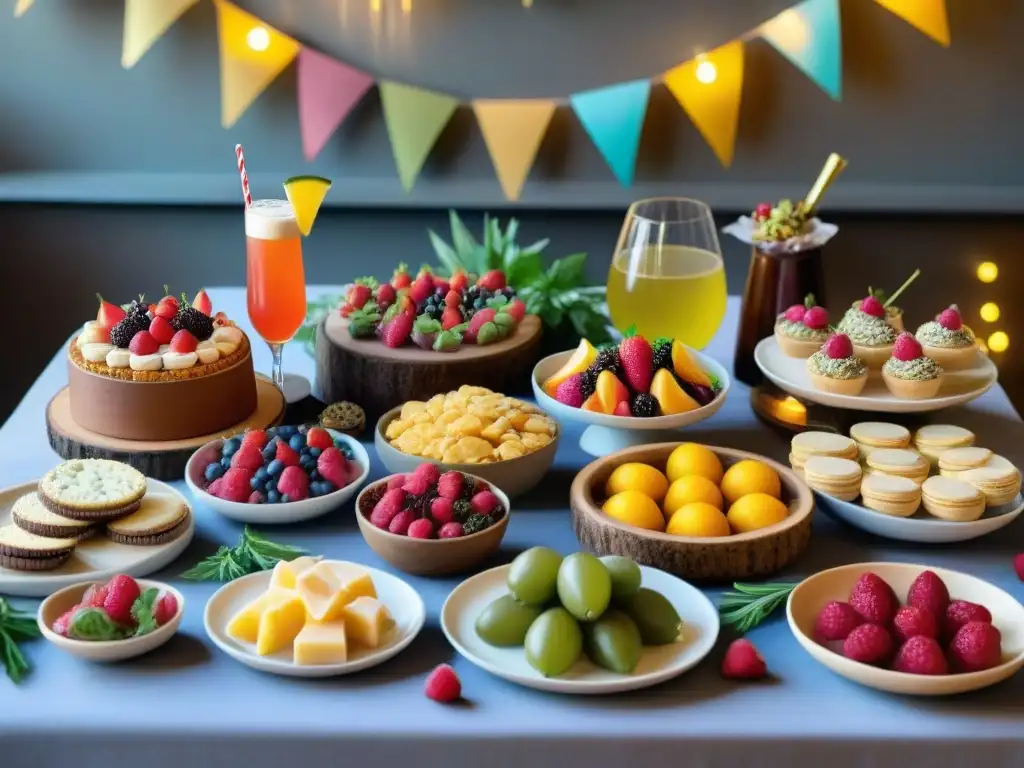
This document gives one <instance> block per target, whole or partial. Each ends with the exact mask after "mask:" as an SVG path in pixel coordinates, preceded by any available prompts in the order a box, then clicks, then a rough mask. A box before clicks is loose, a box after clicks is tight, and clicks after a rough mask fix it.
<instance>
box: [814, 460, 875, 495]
mask: <svg viewBox="0 0 1024 768" xmlns="http://www.w3.org/2000/svg"><path fill="white" fill-rule="evenodd" d="M804 481H805V482H806V483H807V485H809V486H810V487H811V488H813V489H814V490H816V491H821V492H822V493H827V494H828V495H829V496H833V497H835V498H837V499H841V500H842V501H853V500H854V499H856V498H857V497H858V496H860V485H861V468H860V464H858V463H857V462H856V461H854V460H853V459H839V458H836V457H835V456H811V457H810V458H809V459H807V463H806V464H804Z"/></svg>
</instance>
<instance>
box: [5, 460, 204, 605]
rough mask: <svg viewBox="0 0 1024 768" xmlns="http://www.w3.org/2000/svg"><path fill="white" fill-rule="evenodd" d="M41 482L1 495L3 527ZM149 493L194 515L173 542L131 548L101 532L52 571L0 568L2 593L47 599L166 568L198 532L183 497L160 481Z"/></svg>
mask: <svg viewBox="0 0 1024 768" xmlns="http://www.w3.org/2000/svg"><path fill="white" fill-rule="evenodd" d="M38 485H39V483H38V481H36V482H32V483H25V484H23V485H16V486H14V487H12V488H7V489H5V490H3V491H0V525H7V524H8V523H10V522H11V507H12V506H13V505H14V502H15V500H17V498H18V497H19V496H23V495H25V494H26V493H32V491H34V490H35V489H36V488H37V487H38ZM146 485H147V489H148V491H150V492H153V493H168V494H173V495H174V496H177V497H178V498H179V499H181V501H182V502H184V503H185V505H186V506H187V507H188V508H189V510H190V511H192V515H191V516H190V517H189V524H188V530H186V531H185V532H184V533H183V534H182V535H181V536H179V537H178V538H176V539H175V540H174V541H169V542H167V543H166V544H159V545H157V546H155V547H131V546H128V545H127V544H117V543H115V542H113V541H111V540H110V539H108V538H107V537H106V536H105V535H103V533H102V532H100V533H97V534H95V535H94V536H92V538H89V539H86V540H85V541H83V542H81V543H79V545H78V546H77V547H75V551H74V552H72V553H71V558H70V559H69V560H68V561H67V562H66V563H64V565H62V566H61V567H60V568H56V569H54V570H52V571H14V570H10V569H7V568H0V593H2V594H7V595H15V596H17V597H46V596H47V595H49V594H52V593H53V592H56V591H57V590H58V589H63V588H64V587H70V586H72V585H73V584H78V583H79V582H83V581H106V580H107V579H109V578H110V577H111V576H114V575H115V574H118V573H126V574H128V575H129V576H134V577H139V576H148V575H149V574H151V573H155V572H157V571H159V570H160V569H161V568H166V567H167V566H168V565H170V564H171V563H172V562H174V561H175V560H176V559H177V557H178V555H180V554H181V553H182V552H184V551H185V549H186V548H187V547H188V545H189V543H190V542H191V541H192V534H193V533H194V532H195V512H194V510H192V505H191V504H189V502H188V499H186V498H185V497H184V496H183V495H182V494H181V493H179V492H178V491H176V490H175V489H174V488H172V487H171V486H169V485H168V484H167V483H162V482H160V481H159V480H154V479H153V478H151V477H147V478H146Z"/></svg>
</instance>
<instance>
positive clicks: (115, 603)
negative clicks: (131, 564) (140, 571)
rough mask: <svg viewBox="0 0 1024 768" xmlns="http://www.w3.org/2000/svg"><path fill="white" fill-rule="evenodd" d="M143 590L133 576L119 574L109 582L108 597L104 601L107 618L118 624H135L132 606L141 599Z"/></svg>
mask: <svg viewBox="0 0 1024 768" xmlns="http://www.w3.org/2000/svg"><path fill="white" fill-rule="evenodd" d="M141 593H142V590H140V589H139V585H138V583H137V582H136V581H135V579H133V578H132V577H131V576H125V575H124V574H118V575H117V576H114V577H113V578H112V579H111V580H110V581H108V582H107V596H106V599H104V601H103V610H104V611H106V612H107V616H109V617H110V618H111V620H113V621H116V622H117V623H118V624H124V625H126V626H131V625H133V624H134V623H135V619H133V618H132V605H133V604H134V603H135V601H136V600H138V599H139V595H140V594H141Z"/></svg>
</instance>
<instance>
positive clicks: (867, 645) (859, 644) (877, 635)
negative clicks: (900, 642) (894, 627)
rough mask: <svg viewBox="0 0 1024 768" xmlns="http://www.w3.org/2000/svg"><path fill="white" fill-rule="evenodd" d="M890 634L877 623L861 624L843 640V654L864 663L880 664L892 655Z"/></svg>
mask: <svg viewBox="0 0 1024 768" xmlns="http://www.w3.org/2000/svg"><path fill="white" fill-rule="evenodd" d="M892 646H893V642H892V635H890V634H889V630H887V629H885V628H884V627H880V626H879V625H878V624H861V625H860V626H859V627H857V628H856V629H854V630H853V631H852V632H850V634H849V635H847V636H846V640H844V641H843V655H844V656H845V657H846V658H848V659H853V660H854V661H859V662H862V663H864V664H880V663H881V662H883V661H885V660H886V659H888V658H889V657H890V656H892V650H893V647H892Z"/></svg>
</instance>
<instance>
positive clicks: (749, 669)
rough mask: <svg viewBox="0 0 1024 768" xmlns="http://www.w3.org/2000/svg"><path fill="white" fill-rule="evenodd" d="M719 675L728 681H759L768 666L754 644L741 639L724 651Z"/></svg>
mask: <svg viewBox="0 0 1024 768" xmlns="http://www.w3.org/2000/svg"><path fill="white" fill-rule="evenodd" d="M721 673H722V677H724V678H726V679H728V680H760V679H761V678H762V677H764V676H765V675H766V674H768V666H767V665H766V664H765V663H764V659H763V658H762V657H761V654H760V653H758V651H757V648H755V647H754V644H753V643H752V642H750V641H749V640H747V639H746V638H741V639H739V640H733V641H732V642H731V643H729V647H728V648H726V649H725V657H724V658H723V659H722V668H721Z"/></svg>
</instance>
